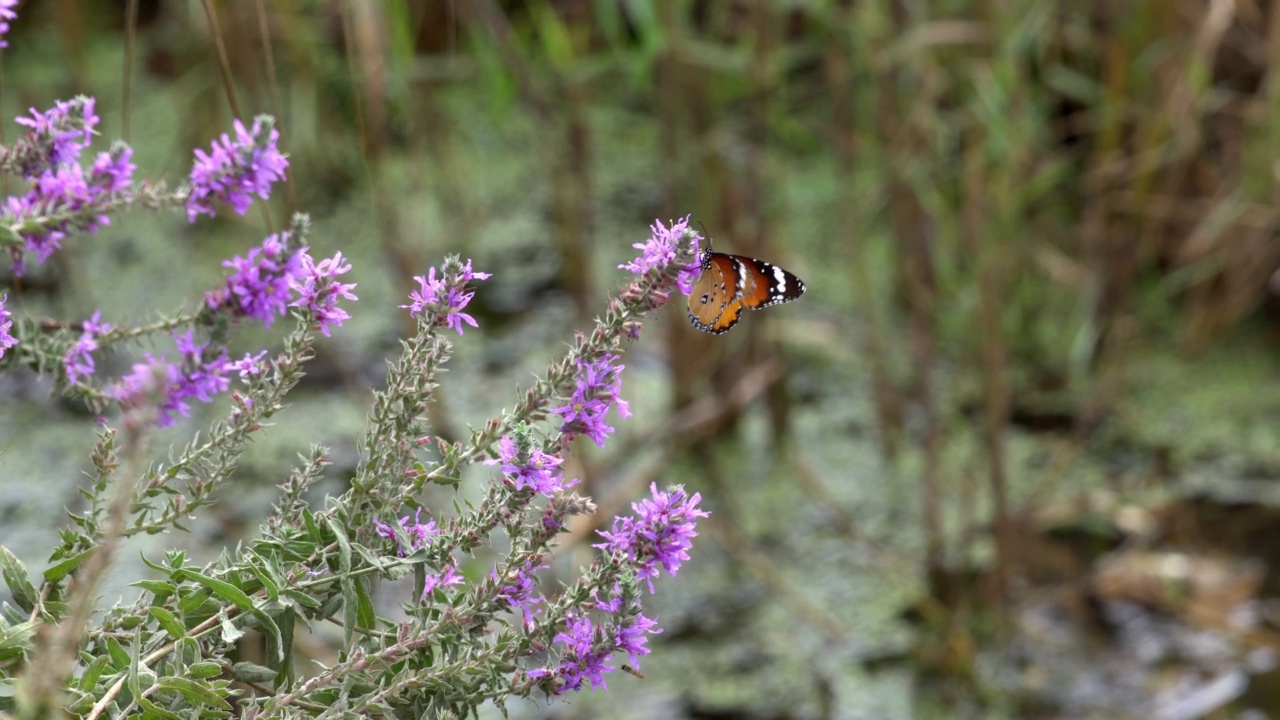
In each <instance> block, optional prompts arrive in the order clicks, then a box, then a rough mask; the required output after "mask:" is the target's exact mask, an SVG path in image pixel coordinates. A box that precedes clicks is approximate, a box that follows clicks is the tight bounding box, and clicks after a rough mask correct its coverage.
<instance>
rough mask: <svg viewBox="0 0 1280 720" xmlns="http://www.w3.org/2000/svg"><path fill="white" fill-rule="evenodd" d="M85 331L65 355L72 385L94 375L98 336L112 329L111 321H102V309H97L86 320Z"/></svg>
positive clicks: (68, 379) (65, 362) (68, 377)
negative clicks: (94, 355) (94, 353)
mask: <svg viewBox="0 0 1280 720" xmlns="http://www.w3.org/2000/svg"><path fill="white" fill-rule="evenodd" d="M83 328H84V332H83V333H82V334H81V335H80V339H79V340H77V341H76V344H75V345H72V346H71V349H70V350H67V354H66V356H65V357H63V363H64V364H65V365H66V368H67V381H68V382H70V383H71V384H72V385H75V384H76V383H78V382H80V380H81V378H88V377H89V376H90V375H93V371H94V369H95V368H96V365H95V364H94V361H93V355H92V353H93V351H95V350H97V349H98V336H99V335H101V334H103V333H105V332H107V331H108V330H110V329H111V325H110V323H104V322H102V311H101V310H95V311H93V315H92V316H91V317H90V318H89V319H88V320H85V321H84V326H83Z"/></svg>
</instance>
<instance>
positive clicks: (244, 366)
mask: <svg viewBox="0 0 1280 720" xmlns="http://www.w3.org/2000/svg"><path fill="white" fill-rule="evenodd" d="M266 354H267V351H266V350H263V351H262V352H260V353H258V354H257V355H254V354H252V353H245V354H244V357H243V358H241V359H239V360H236V361H234V362H229V363H227V372H236V373H239V374H240V377H242V378H247V377H249V376H251V375H257V374H258V373H260V372H262V358H263V356H265V355H266Z"/></svg>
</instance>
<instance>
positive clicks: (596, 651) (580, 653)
mask: <svg viewBox="0 0 1280 720" xmlns="http://www.w3.org/2000/svg"><path fill="white" fill-rule="evenodd" d="M601 635H602V633H600V632H599V631H598V629H597V628H596V627H595V626H594V625H593V624H592V623H591V618H589V617H586V616H585V615H571V616H569V618H568V619H567V627H566V628H565V632H562V633H559V634H557V635H556V636H555V638H554V642H556V643H557V644H559V645H561V646H562V649H563V652H564V656H563V657H562V658H561V659H560V667H559V668H558V669H557V670H556V674H557V675H559V676H560V686H559V687H558V688H557V692H558V693H562V692H564V691H566V690H574V691H577V690H581V689H582V685H583V683H584V682H586V681H590V682H591V689H592V690H608V689H609V688H608V686H606V685H605V682H604V674H605V673H607V672H610V671H612V670H613V666H612V665H606V664H605V663H606V662H608V661H609V656H610V655H611V654H612V653H610V652H609V651H608V650H607V649H604V648H602V647H601V646H602V645H604V643H603V642H602V641H603V640H604V638H603V637H601Z"/></svg>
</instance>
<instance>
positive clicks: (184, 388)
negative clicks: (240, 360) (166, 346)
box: [110, 331, 230, 427]
mask: <svg viewBox="0 0 1280 720" xmlns="http://www.w3.org/2000/svg"><path fill="white" fill-rule="evenodd" d="M173 339H174V342H176V343H177V345H178V353H179V354H180V355H181V356H182V359H183V360H182V363H181V364H177V363H171V362H169V361H168V360H167V359H166V358H165V357H164V356H161V357H159V358H157V357H155V356H153V355H152V354H151V353H146V354H145V355H144V356H143V357H144V358H146V362H142V363H136V364H135V365H134V366H133V372H131V373H130V374H129V375H126V376H125V377H123V378H121V380H120V383H119V384H118V385H117V386H116V387H114V388H112V390H111V391H110V394H111V395H112V396H113V397H115V398H116V399H117V400H120V401H121V402H125V403H130V404H136V403H138V402H139V401H140V400H141V399H143V398H140V396H145V395H151V396H153V402H155V404H156V406H157V409H158V410H159V413H160V417H159V419H158V420H157V422H156V424H157V425H159V426H160V427H165V426H167V425H172V424H173V423H174V421H175V416H177V415H181V416H182V417H187V416H189V415H190V414H191V405H190V403H189V402H188V401H189V400H190V399H191V398H196V399H197V400H200V401H201V402H206V403H207V402H212V401H213V398H214V396H216V395H217V394H218V393H221V392H223V391H224V390H226V389H227V387H228V386H229V385H230V381H229V380H228V379H227V372H228V371H229V368H230V362H228V360H227V351H226V349H225V348H224V349H222V350H221V351H220V352H219V353H218V355H216V356H214V357H206V355H208V353H206V352H205V351H206V350H207V349H208V347H209V344H208V343H204V344H197V343H196V342H195V339H194V338H193V336H192V333H191V332H190V331H187V333H186V334H185V335H181V336H180V335H177V334H176V333H175V334H174V336H173ZM157 376H159V377H163V378H165V382H163V383H162V386H161V387H159V388H156V387H155V378H156V377H157Z"/></svg>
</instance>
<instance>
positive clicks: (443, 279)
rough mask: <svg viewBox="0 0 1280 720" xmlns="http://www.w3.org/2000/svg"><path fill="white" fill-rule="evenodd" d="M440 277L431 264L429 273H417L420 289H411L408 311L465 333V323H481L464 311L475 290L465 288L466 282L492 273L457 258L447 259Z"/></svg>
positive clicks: (484, 278)
mask: <svg viewBox="0 0 1280 720" xmlns="http://www.w3.org/2000/svg"><path fill="white" fill-rule="evenodd" d="M443 267H444V269H443V270H442V271H441V272H440V277H439V278H437V277H436V269H435V268H430V269H429V270H428V271H427V274H426V275H416V276H414V278H413V279H414V280H417V281H418V289H417V290H414V291H413V292H411V293H409V299H410V300H412V301H413V302H411V303H410V304H408V305H401V306H400V307H402V308H408V309H409V312H410V313H412V314H413V315H417V316H419V317H429V318H431V320H432V324H433V325H436V326H438V327H445V328H448V329H450V330H453V331H455V332H457V333H458V334H459V335H461V334H462V324H463V323H466V324H468V325H470V326H471V327H479V325H477V324H476V319H475V318H473V317H471V315H469V314H467V313H464V312H462V309H463V308H465V307H466V306H467V304H468V303H470V302H471V298H472V297H473V296H474V295H475V293H474V292H466V284H467V283H468V282H470V281H471V280H487V279H489V278H490V277H492V275H491V274H490V273H484V272H476V271H475V270H473V269H472V268H471V261H470V260H468V261H467V262H466V264H465V265H464V264H462V263H460V262H459V261H458V260H457V258H456V257H455V258H450V259H448V260H446V261H445V264H444V266H443Z"/></svg>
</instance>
